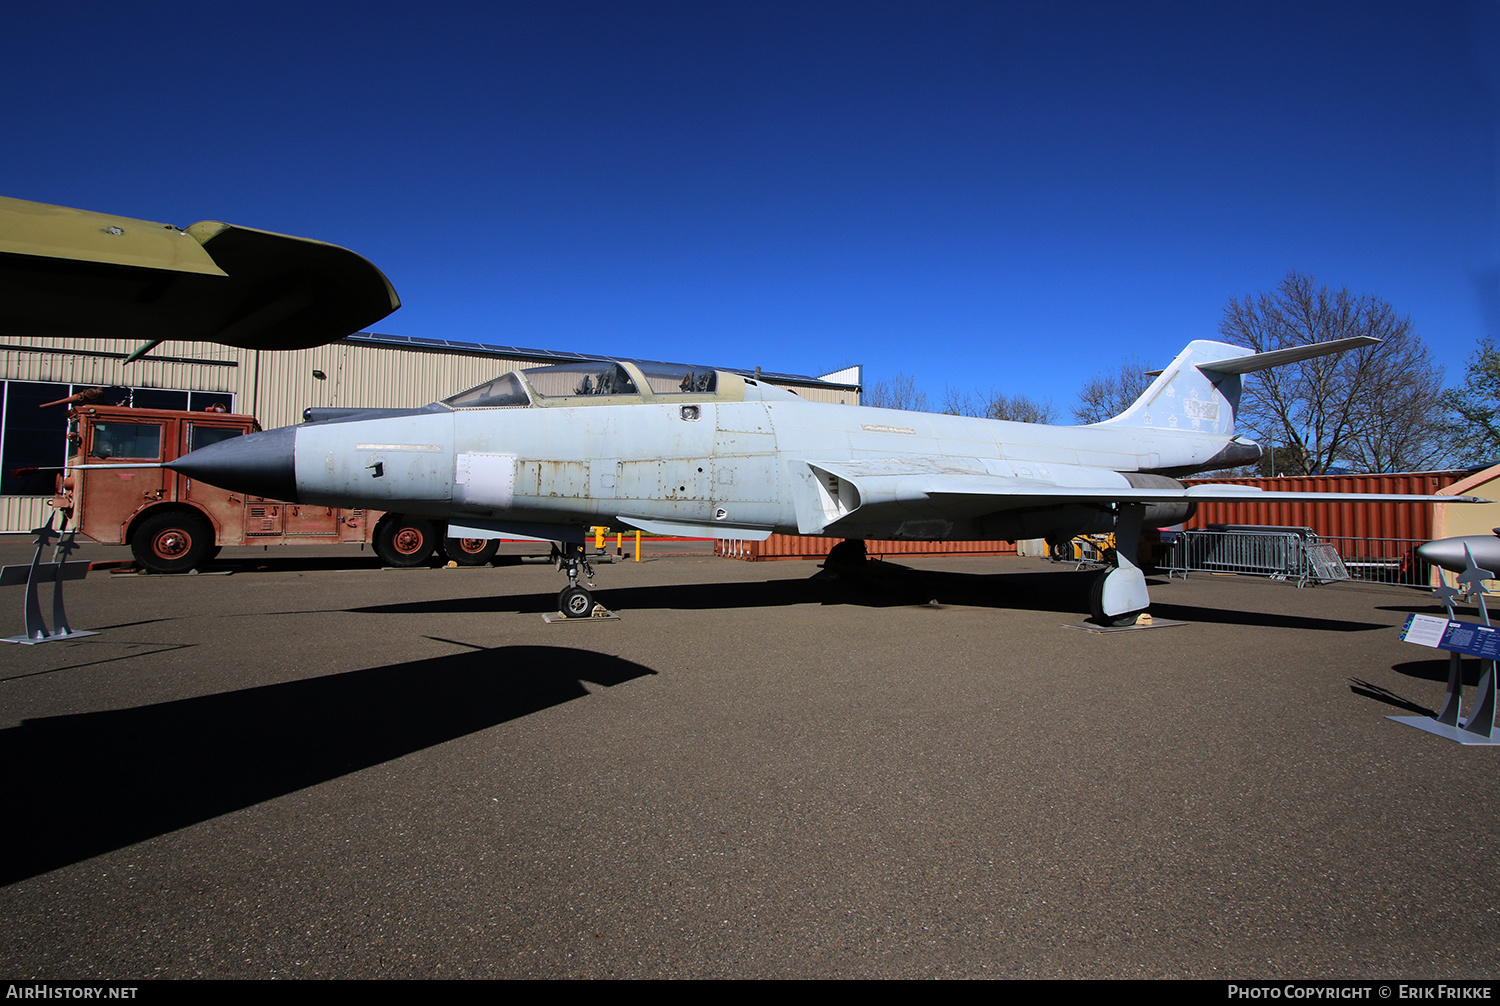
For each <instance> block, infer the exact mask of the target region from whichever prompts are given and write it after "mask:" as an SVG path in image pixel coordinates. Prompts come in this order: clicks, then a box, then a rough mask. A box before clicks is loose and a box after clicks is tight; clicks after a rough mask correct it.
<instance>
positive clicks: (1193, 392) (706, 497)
mask: <svg viewBox="0 0 1500 1006" xmlns="http://www.w3.org/2000/svg"><path fill="white" fill-rule="evenodd" d="M1374 341H1376V340H1373V339H1368V338H1355V339H1343V340H1338V341H1334V342H1327V343H1318V344H1310V345H1305V346H1299V347H1295V348H1291V349H1282V350H1275V351H1272V352H1267V353H1250V354H1247V353H1246V352H1245V351H1244V350H1243V349H1240V348H1237V347H1235V346H1231V345H1226V344H1224V343H1219V342H1208V341H1196V342H1192V343H1190V344H1189V345H1188V346H1187V348H1186V349H1184V350H1183V351H1182V352H1181V353H1179V354H1178V356H1177V358H1176V359H1174V360H1173V361H1172V363H1171V364H1170V365H1169V366H1168V367H1167V368H1166V369H1165V370H1163V371H1162V372H1161V373H1160V374H1159V375H1158V376H1157V377H1156V379H1155V381H1153V382H1152V384H1151V386H1150V387H1149V388H1147V389H1146V391H1145V393H1144V394H1142V395H1141V397H1140V398H1139V399H1138V400H1137V401H1136V402H1135V403H1134V404H1133V405H1131V406H1130V408H1128V409H1126V410H1125V411H1124V412H1123V413H1121V414H1120V415H1118V416H1116V417H1114V418H1113V419H1109V420H1106V421H1104V422H1101V423H1095V424H1093V425H1089V426H1040V425H1031V424H1025V423H1013V422H1002V421H998V420H988V419H976V418H969V417H964V416H949V415H933V414H929V413H918V412H903V411H895V410H890V409H876V408H868V407H864V406H848V405H835V404H827V403H819V402H809V401H805V400H803V399H801V398H799V397H798V396H796V395H795V394H792V393H791V392H788V391H785V390H783V389H781V388H778V387H775V386H773V385H769V384H766V383H764V382H761V381H758V380H754V379H752V378H749V377H743V376H739V375H736V374H733V373H728V372H725V371H716V370H707V369H699V368H689V367H673V366H668V365H654V364H639V363H635V362H630V361H624V360H621V361H602V362H601V361H590V362H583V363H566V364H562V365H558V366H548V367H537V368H532V369H528V370H520V371H513V372H511V373H508V374H505V375H503V376H501V377H498V378H496V379H494V380H492V381H489V382H488V383H486V384H482V385H480V386H479V387H476V388H472V389H470V390H468V391H465V392H463V393H462V394H459V395H455V396H453V397H452V398H449V399H446V400H444V401H441V402H435V403H433V404H431V405H428V406H424V407H422V408H418V409H405V410H326V409H324V410H319V409H311V410H308V415H307V418H308V419H309V421H308V422H305V423H302V424H300V425H298V426H288V427H284V428H282V429H277V430H269V431H267V432H264V433H252V434H249V435H247V436H243V437H238V438H235V439H233V440H227V441H224V442H221V443H217V444H213V445H211V446H209V447H205V448H202V449H200V450H197V451H193V452H192V453H190V454H186V455H184V456H183V457H181V458H179V459H178V460H176V461H174V462H170V463H169V464H168V467H170V468H172V469H174V470H176V471H178V472H180V473H182V474H184V475H187V476H188V477H190V478H196V479H202V480H203V481H205V482H208V483H211V484H213V485H217V486H221V487H223V488H226V489H230V490H235V491H239V492H245V493H252V494H257V495H263V496H267V497H272V498H276V499H284V500H290V501H294V502H299V503H311V504H317V505H326V506H339V507H360V506H364V507H374V508H380V509H383V510H393V511H399V512H401V513H404V514H412V515H418V516H420V517H426V518H432V519H435V520H442V521H446V522H447V523H448V528H449V530H448V533H449V534H450V535H453V536H456V537H471V536H472V537H485V536H490V537H494V536H502V535H525V536H529V537H534V538H541V539H549V540H552V541H554V542H558V543H559V544H560V546H561V550H562V557H563V562H562V565H563V567H564V568H565V570H566V572H567V575H568V581H569V585H568V586H567V587H565V588H564V589H563V590H562V592H561V594H560V596H559V604H560V608H561V610H562V611H563V612H564V613H565V614H567V615H570V616H573V617H582V616H586V615H588V614H589V613H590V612H591V610H592V608H593V598H592V596H591V595H590V594H589V591H588V590H587V588H586V587H585V586H583V585H581V584H580V583H579V579H580V572H582V573H584V574H587V575H588V576H589V577H591V576H592V571H591V570H589V569H588V565H587V562H586V557H585V554H584V550H583V541H584V535H585V529H586V528H587V527H588V526H589V525H601V524H602V525H611V526H615V527H633V528H639V529H642V530H645V531H649V532H659V533H666V534H672V533H677V534H694V535H709V536H713V537H720V538H740V539H751V540H755V539H762V540H763V539H765V538H766V537H768V536H769V535H770V534H771V533H772V532H781V533H787V534H803V535H825V536H832V537H839V538H844V539H849V540H854V541H859V542H862V541H863V540H864V539H916V540H937V539H948V538H955V539H965V538H983V539H1009V540H1015V539H1019V538H1046V539H1049V540H1051V541H1060V540H1065V539H1067V538H1070V537H1072V536H1073V535H1075V534H1079V533H1085V532H1090V531H1102V530H1111V529H1112V530H1114V531H1115V532H1116V537H1117V542H1118V544H1119V548H1118V559H1117V561H1118V565H1117V566H1116V567H1115V568H1113V569H1109V570H1106V571H1105V572H1104V573H1103V574H1101V575H1100V576H1099V578H1098V579H1097V581H1096V583H1095V585H1094V588H1093V591H1092V601H1091V607H1092V609H1093V611H1092V614H1093V616H1094V618H1095V619H1096V620H1098V621H1102V622H1104V623H1106V624H1120V623H1123V622H1124V621H1126V620H1130V619H1133V618H1134V617H1135V616H1136V615H1137V614H1138V613H1139V612H1141V611H1143V610H1145V609H1146V607H1147V606H1148V605H1149V603H1150V598H1149V596H1148V594H1147V590H1146V582H1145V577H1144V575H1143V574H1142V572H1141V570H1140V569H1139V568H1137V566H1136V565H1135V557H1136V548H1137V543H1138V540H1139V536H1140V531H1141V528H1142V527H1145V526H1165V525H1170V524H1174V523H1178V522H1180V521H1182V520H1185V519H1186V518H1187V517H1188V516H1190V514H1191V512H1192V510H1193V508H1194V506H1195V504H1196V503H1198V502H1201V501H1210V500H1244V499H1246V498H1249V497H1253V498H1255V499H1261V500H1289V499H1308V498H1317V499H1321V500H1328V499H1371V498H1377V499H1399V500H1404V501H1417V500H1419V499H1437V497H1413V496H1375V495H1372V494H1353V493H1346V494H1331V493H1316V494H1307V493H1286V492H1264V491H1261V490H1258V489H1254V488H1251V487H1246V486H1238V485H1201V486H1194V487H1192V488H1188V487H1186V486H1184V485H1182V483H1180V482H1178V481H1177V478H1178V477H1181V476H1184V475H1188V474H1192V473H1194V472H1199V471H1207V470H1212V469H1217V468H1224V467H1228V466H1231V465H1238V464H1245V463H1247V462H1249V461H1252V460H1254V459H1255V458H1257V457H1259V456H1260V448H1259V447H1258V446H1257V445H1255V444H1254V443H1253V442H1251V441H1248V440H1244V439H1242V438H1240V437H1238V436H1236V435H1235V433H1234V416H1235V410H1236V408H1237V407H1238V405H1239V399H1240V382H1241V375H1242V374H1246V373H1250V372H1252V371H1256V370H1261V369H1264V368H1267V367H1274V366H1278V365H1280V364H1285V363H1292V362H1295V361H1298V360H1303V359H1308V358H1311V357H1314V356H1321V355H1324V354H1328V353H1336V352H1341V351H1344V350H1349V349H1354V348H1357V347H1359V346H1364V345H1369V344H1370V343H1372V342H1374ZM1441 499H1443V500H1444V501H1447V502H1453V501H1454V500H1455V499H1460V500H1461V499H1464V498H1463V497H1457V498H1455V497H1441Z"/></svg>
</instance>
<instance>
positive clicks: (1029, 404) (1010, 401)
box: [984, 391, 1057, 423]
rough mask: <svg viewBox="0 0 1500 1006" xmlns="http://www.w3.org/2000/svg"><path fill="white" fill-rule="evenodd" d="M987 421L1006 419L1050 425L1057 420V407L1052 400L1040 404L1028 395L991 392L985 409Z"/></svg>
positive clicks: (1014, 421)
mask: <svg viewBox="0 0 1500 1006" xmlns="http://www.w3.org/2000/svg"><path fill="white" fill-rule="evenodd" d="M984 416H985V418H986V419H1006V420H1009V421H1010V422H1013V423H1050V422H1053V421H1054V420H1056V419H1057V407H1056V406H1054V405H1053V404H1052V402H1051V400H1050V399H1049V400H1047V401H1044V402H1039V401H1037V400H1036V399H1034V398H1031V397H1029V396H1027V395H1007V394H1005V393H1004V392H1002V391H995V392H991V394H990V400H989V402H988V404H986V406H985V409H984Z"/></svg>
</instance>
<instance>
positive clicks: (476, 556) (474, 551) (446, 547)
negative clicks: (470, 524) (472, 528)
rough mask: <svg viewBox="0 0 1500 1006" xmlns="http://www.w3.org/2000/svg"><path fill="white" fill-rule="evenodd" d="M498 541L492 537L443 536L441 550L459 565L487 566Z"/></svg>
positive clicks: (497, 545)
mask: <svg viewBox="0 0 1500 1006" xmlns="http://www.w3.org/2000/svg"><path fill="white" fill-rule="evenodd" d="M499 547H500V542H498V541H496V540H495V539H494V538H445V539H444V540H443V551H444V552H446V553H447V554H448V558H450V559H452V560H453V561H454V562H456V563H458V564H459V565H460V566H487V565H489V562H490V560H491V559H493V558H495V550H496V549H498V548H499Z"/></svg>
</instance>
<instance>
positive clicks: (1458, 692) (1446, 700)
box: [1386, 545, 1500, 746]
mask: <svg viewBox="0 0 1500 1006" xmlns="http://www.w3.org/2000/svg"><path fill="white" fill-rule="evenodd" d="M1464 558H1465V559H1467V560H1468V563H1467V566H1466V568H1465V569H1464V571H1463V573H1462V574H1460V576H1459V577H1458V583H1459V587H1461V588H1463V589H1462V590H1458V589H1455V588H1453V587H1450V586H1448V584H1447V583H1444V582H1442V581H1441V580H1440V581H1439V582H1440V586H1439V587H1438V588H1437V589H1436V590H1434V591H1433V593H1434V594H1435V595H1436V596H1437V598H1438V599H1439V600H1440V601H1442V602H1443V607H1444V608H1446V609H1447V611H1448V618H1447V620H1446V621H1447V624H1446V625H1441V624H1437V623H1441V622H1442V621H1443V620H1442V619H1436V618H1432V617H1430V616H1422V615H1412V616H1411V617H1410V618H1408V619H1407V620H1406V626H1405V627H1404V628H1403V629H1402V630H1401V638H1402V639H1405V640H1406V641H1407V642H1417V643H1419V644H1425V645H1429V646H1437V647H1438V648H1440V649H1444V650H1447V651H1448V691H1447V694H1446V695H1445V696H1444V697H1443V708H1442V710H1441V711H1440V712H1439V713H1438V714H1437V715H1436V716H1388V717H1386V718H1387V719H1391V720H1395V721H1396V722H1397V723H1404V724H1406V725H1407V726H1409V727H1416V728H1417V729H1418V730H1425V731H1427V732H1428V733H1430V734H1437V735H1438V736H1439V737H1446V738H1448V739H1449V740H1450V741H1457V742H1458V743H1459V744H1464V745H1468V746H1474V745H1481V746H1494V745H1500V736H1497V735H1496V733H1495V685H1496V682H1495V670H1496V666H1495V665H1496V661H1495V654H1496V649H1497V646H1500V632H1497V630H1496V629H1495V628H1494V627H1493V626H1491V625H1490V612H1489V607H1488V606H1487V605H1486V604H1485V601H1484V599H1485V597H1486V594H1485V590H1484V581H1485V580H1493V579H1494V578H1495V574H1494V573H1492V572H1491V571H1489V570H1487V569H1481V568H1480V567H1479V565H1478V563H1476V562H1475V561H1474V555H1473V553H1471V552H1470V551H1469V548H1468V546H1467V545H1466V546H1464ZM1465 594H1467V595H1468V596H1470V597H1473V598H1475V599H1477V601H1478V603H1479V623H1478V624H1477V625H1476V624H1474V623H1472V622H1460V621H1459V620H1458V619H1457V618H1456V617H1455V612H1454V610H1453V602H1454V599H1455V598H1458V597H1460V596H1462V595H1465ZM1418 619H1422V620H1423V621H1425V622H1426V623H1428V624H1426V625H1423V624H1419V623H1418V621H1417V620H1418ZM1424 630H1425V631H1424ZM1418 634H1420V636H1421V638H1418V639H1413V638H1411V637H1412V636H1413V635H1418ZM1464 653H1469V654H1473V655H1475V656H1479V657H1483V658H1486V659H1485V660H1484V673H1483V674H1482V675H1480V678H1479V687H1478V689H1477V691H1476V692H1475V695H1474V704H1473V706H1471V707H1470V709H1469V717H1468V719H1463V718H1462V716H1461V715H1460V714H1461V707H1462V705H1463V691H1464V678H1463V666H1462V665H1463V658H1462V654H1464Z"/></svg>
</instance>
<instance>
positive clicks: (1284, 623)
mask: <svg viewBox="0 0 1500 1006" xmlns="http://www.w3.org/2000/svg"><path fill="white" fill-rule="evenodd" d="M1097 573H1098V571H1097V570H1089V571H1083V572H1074V571H1072V570H1067V571H1059V572H1045V573H988V574H981V573H946V572H941V571H932V570H920V569H912V568H910V567H906V566H901V565H899V564H897V563H892V562H882V563H878V564H877V565H876V567H875V572H874V573H873V574H868V575H867V574H861V575H858V576H855V577H840V578H837V579H835V578H832V577H828V576H825V575H823V574H815V575H813V576H811V577H807V578H805V579H800V580H767V581H760V582H748V583H746V582H725V583H692V584H662V585H655V586H649V587H630V586H620V587H616V586H611V585H610V584H609V583H608V582H601V585H600V586H599V588H598V589H597V591H596V592H595V595H594V596H595V599H596V600H598V601H599V603H600V604H603V605H604V606H605V607H607V608H610V609H612V610H617V611H622V612H625V611H630V610H632V609H634V610H637V611H640V610H650V609H661V608H671V609H681V610H690V611H691V610H707V609H718V608H766V607H790V606H793V605H798V604H822V605H839V604H854V605H861V606H865V607H875V608H884V607H905V606H912V605H926V604H928V603H930V602H932V601H937V602H938V603H939V604H940V605H965V606H969V607H980V608H1005V609H1011V610H1021V611H1055V612H1057V613H1058V614H1059V615H1062V616H1064V617H1066V618H1068V619H1069V620H1070V621H1081V620H1082V619H1083V617H1084V615H1083V614H1082V613H1083V612H1086V611H1087V610H1088V606H1089V602H1088V595H1089V588H1090V587H1091V586H1092V584H1093V581H1094V577H1095V576H1096V575H1097ZM1148 582H1149V583H1151V584H1153V585H1154V586H1158V587H1159V586H1163V585H1165V583H1166V581H1165V580H1160V579H1157V580H1151V581H1148ZM347 610H349V611H351V612H358V613H362V614H378V615H389V614H455V613H457V614H463V613H473V614H492V613H500V612H509V611H514V612H521V613H543V612H549V611H555V610H557V595H556V594H555V593H546V594H494V595H489V596H483V597H461V598H453V599H451V600H427V601H410V602H401V603H395V604H376V605H367V606H364V607H359V608H349V609H347ZM1151 612H1152V614H1153V615H1156V616H1157V617H1159V618H1166V619H1173V620H1177V621H1183V622H1210V623H1215V624H1220V625H1262V626H1266V627H1268V628H1279V629H1315V630H1322V631H1328V632H1368V631H1372V630H1376V629H1386V628H1389V626H1388V625H1384V624H1381V623H1378V622H1355V621H1348V620H1345V619H1335V618H1315V617H1309V616H1302V615H1283V614H1273V613H1268V612H1258V611H1243V610H1237V609H1225V608H1212V607H1202V606H1197V605H1184V604H1170V603H1165V602H1163V601H1161V600H1160V595H1158V599H1157V600H1154V601H1153V603H1152V605H1151Z"/></svg>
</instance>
